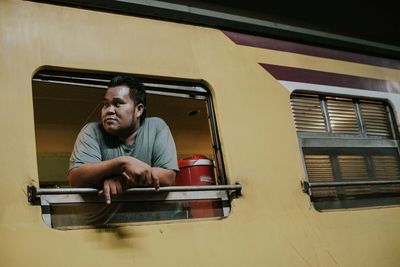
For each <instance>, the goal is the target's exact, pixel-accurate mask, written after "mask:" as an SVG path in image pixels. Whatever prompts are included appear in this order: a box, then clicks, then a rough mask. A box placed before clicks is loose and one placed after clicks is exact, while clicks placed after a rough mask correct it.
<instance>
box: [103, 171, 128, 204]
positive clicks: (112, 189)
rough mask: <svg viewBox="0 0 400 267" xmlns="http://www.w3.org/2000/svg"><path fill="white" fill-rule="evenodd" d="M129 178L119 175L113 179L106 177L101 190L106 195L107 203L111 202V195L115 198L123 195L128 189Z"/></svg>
mask: <svg viewBox="0 0 400 267" xmlns="http://www.w3.org/2000/svg"><path fill="white" fill-rule="evenodd" d="M126 184H127V179H126V177H125V176H119V177H115V178H111V179H106V180H104V182H103V190H101V191H100V192H99V194H100V195H102V196H104V200H105V202H106V203H107V204H110V203H111V196H112V197H113V198H114V197H116V196H118V195H121V194H122V193H123V192H124V191H125V189H126Z"/></svg>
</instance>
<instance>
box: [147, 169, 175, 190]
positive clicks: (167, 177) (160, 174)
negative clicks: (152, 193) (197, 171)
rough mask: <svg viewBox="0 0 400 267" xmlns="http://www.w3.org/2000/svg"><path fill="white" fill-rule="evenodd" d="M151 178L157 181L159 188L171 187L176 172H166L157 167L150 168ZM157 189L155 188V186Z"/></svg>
mask: <svg viewBox="0 0 400 267" xmlns="http://www.w3.org/2000/svg"><path fill="white" fill-rule="evenodd" d="M151 176H152V177H153V180H156V181H158V184H159V185H161V186H171V185H174V184H175V177H176V172H175V171H174V170H167V169H163V168H159V167H152V168H151ZM155 187H156V188H157V186H156V185H155Z"/></svg>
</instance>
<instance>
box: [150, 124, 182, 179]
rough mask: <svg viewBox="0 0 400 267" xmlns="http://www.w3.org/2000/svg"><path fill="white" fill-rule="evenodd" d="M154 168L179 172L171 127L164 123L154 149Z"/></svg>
mask: <svg viewBox="0 0 400 267" xmlns="http://www.w3.org/2000/svg"><path fill="white" fill-rule="evenodd" d="M152 158H153V160H152V161H153V162H152V164H151V165H152V166H153V167H160V168H164V169H169V170H174V171H179V168H178V162H177V157H176V147H175V142H174V139H173V137H172V134H171V131H170V130H169V127H168V126H167V125H166V124H165V123H164V125H163V127H162V129H161V130H160V131H159V132H158V133H157V135H156V138H155V142H154V147H153V157H152Z"/></svg>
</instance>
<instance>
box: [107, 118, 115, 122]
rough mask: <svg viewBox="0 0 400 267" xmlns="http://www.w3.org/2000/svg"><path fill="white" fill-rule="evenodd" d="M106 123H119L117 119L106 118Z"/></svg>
mask: <svg viewBox="0 0 400 267" xmlns="http://www.w3.org/2000/svg"><path fill="white" fill-rule="evenodd" d="M104 121H105V122H115V121H117V119H115V118H105V119H104Z"/></svg>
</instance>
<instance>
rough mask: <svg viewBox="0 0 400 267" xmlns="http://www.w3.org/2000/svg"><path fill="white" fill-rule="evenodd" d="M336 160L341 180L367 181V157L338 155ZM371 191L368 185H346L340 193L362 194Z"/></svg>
mask: <svg viewBox="0 0 400 267" xmlns="http://www.w3.org/2000/svg"><path fill="white" fill-rule="evenodd" d="M337 161H338V164H339V169H340V174H338V175H340V176H341V179H342V180H343V181H357V180H360V181H367V180H368V179H369V178H368V163H367V158H366V157H364V156H361V155H338V156H337ZM370 192H371V190H370V187H369V186H363V187H359V186H355V187H346V188H344V189H343V190H342V194H345V195H347V196H349V195H353V196H355V195H364V194H369V193H370Z"/></svg>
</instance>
